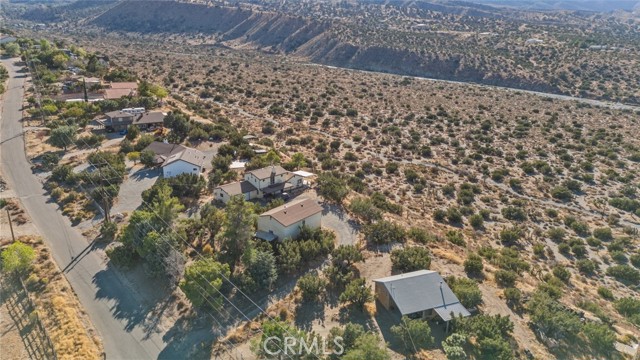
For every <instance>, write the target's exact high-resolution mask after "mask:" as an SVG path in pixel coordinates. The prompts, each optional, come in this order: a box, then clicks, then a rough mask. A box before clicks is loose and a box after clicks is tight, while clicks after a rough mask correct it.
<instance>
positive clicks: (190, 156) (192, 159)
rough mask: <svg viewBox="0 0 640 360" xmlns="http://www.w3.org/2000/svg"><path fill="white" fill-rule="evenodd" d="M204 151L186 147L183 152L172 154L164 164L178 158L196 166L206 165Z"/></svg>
mask: <svg viewBox="0 0 640 360" xmlns="http://www.w3.org/2000/svg"><path fill="white" fill-rule="evenodd" d="M204 158H205V157H204V153H203V152H202V151H200V150H197V149H192V148H185V149H184V150H183V151H182V152H179V153H176V154H173V155H170V156H169V157H168V158H167V160H166V161H165V162H164V164H162V166H167V165H169V164H171V163H174V162H176V161H178V160H182V161H185V162H188V163H189V164H193V165H196V166H200V167H202V166H204Z"/></svg>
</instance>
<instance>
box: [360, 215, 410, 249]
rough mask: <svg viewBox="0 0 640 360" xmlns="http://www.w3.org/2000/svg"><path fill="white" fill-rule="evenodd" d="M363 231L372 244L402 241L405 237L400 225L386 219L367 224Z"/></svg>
mask: <svg viewBox="0 0 640 360" xmlns="http://www.w3.org/2000/svg"><path fill="white" fill-rule="evenodd" d="M364 233H365V235H366V237H367V239H368V240H370V241H371V242H373V243H374V244H390V243H394V242H399V243H402V242H404V241H405V238H406V231H405V230H404V228H403V227H402V226H400V225H398V224H395V223H392V222H390V221H386V220H383V221H378V222H376V223H374V224H371V225H367V226H366V227H365V228H364Z"/></svg>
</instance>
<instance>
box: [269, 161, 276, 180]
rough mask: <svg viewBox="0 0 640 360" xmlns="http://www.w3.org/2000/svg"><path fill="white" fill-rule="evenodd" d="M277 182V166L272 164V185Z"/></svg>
mask: <svg viewBox="0 0 640 360" xmlns="http://www.w3.org/2000/svg"><path fill="white" fill-rule="evenodd" d="M275 183H276V167H275V166H274V165H271V179H270V185H273V184H275Z"/></svg>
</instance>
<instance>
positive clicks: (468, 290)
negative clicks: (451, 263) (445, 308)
mask: <svg viewBox="0 0 640 360" xmlns="http://www.w3.org/2000/svg"><path fill="white" fill-rule="evenodd" d="M447 284H449V287H451V291H453V293H454V294H456V296H457V297H458V299H459V300H460V303H461V304H462V305H464V307H466V308H473V307H476V306H478V305H480V304H481V303H482V292H481V291H480V288H479V287H478V283H477V282H476V281H474V280H472V279H466V278H456V277H454V276H451V277H448V278H447Z"/></svg>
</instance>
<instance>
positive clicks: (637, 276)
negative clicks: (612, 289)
mask: <svg viewBox="0 0 640 360" xmlns="http://www.w3.org/2000/svg"><path fill="white" fill-rule="evenodd" d="M607 275H609V276H613V277H614V278H616V280H618V281H620V282H627V283H630V284H635V285H638V283H640V271H638V270H636V269H634V268H632V267H631V266H629V265H614V266H611V267H609V268H608V269H607Z"/></svg>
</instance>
